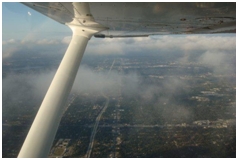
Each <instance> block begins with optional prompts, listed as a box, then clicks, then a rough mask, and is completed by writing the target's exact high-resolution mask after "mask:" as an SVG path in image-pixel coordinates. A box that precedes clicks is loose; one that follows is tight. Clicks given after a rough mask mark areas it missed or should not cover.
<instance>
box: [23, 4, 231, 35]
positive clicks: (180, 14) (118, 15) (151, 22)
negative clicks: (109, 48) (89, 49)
mask: <svg viewBox="0 0 238 160" xmlns="http://www.w3.org/2000/svg"><path fill="white" fill-rule="evenodd" d="M79 3H80V2H79ZM23 4H25V5H27V6H29V7H31V8H33V9H35V10H37V11H39V12H40V13H42V14H44V15H46V16H48V17H50V18H52V19H54V20H56V21H58V22H59V23H62V24H68V23H74V24H77V25H83V26H90V25H92V24H90V23H87V19H88V18H93V19H94V20H95V22H97V23H99V24H101V25H103V26H105V27H107V28H108V29H107V30H105V31H103V32H101V33H100V34H96V37H101V38H103V37H127V36H128V37H132V36H149V35H164V34H204V33H208V34H210V33H235V32H236V3H235V2H232V3H214V2H211V3H206V2H200V3H164V2H161V3H125V2H123V3H88V4H89V9H88V10H90V12H88V13H87V12H86V11H85V10H82V9H81V8H80V7H78V6H77V4H78V3H70V2H67V3H61V2H52V3H39V2H36V3H23ZM77 7H78V8H77Z"/></svg>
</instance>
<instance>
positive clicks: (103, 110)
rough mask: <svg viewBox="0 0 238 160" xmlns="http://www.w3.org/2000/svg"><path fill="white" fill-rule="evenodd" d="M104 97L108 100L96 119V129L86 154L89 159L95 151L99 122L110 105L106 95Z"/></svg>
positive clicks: (94, 128)
mask: <svg viewBox="0 0 238 160" xmlns="http://www.w3.org/2000/svg"><path fill="white" fill-rule="evenodd" d="M104 97H105V98H106V99H107V101H106V104H105V106H104V107H103V109H102V111H101V112H100V113H99V115H98V116H97V118H96V122H95V124H94V127H93V131H92V134H91V137H90V142H89V146H88V150H87V153H86V157H87V158H90V155H91V152H92V149H93V143H94V138H95V135H96V133H97V128H98V124H99V121H100V119H101V116H102V114H103V113H104V112H105V110H106V109H107V107H108V104H109V98H108V97H106V96H105V95H104Z"/></svg>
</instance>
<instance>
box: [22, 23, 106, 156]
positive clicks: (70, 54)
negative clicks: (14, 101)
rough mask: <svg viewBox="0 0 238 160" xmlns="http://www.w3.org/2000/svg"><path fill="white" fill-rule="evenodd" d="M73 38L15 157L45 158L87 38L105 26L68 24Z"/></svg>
mask: <svg viewBox="0 0 238 160" xmlns="http://www.w3.org/2000/svg"><path fill="white" fill-rule="evenodd" d="M67 25H68V26H69V27H70V28H71V29H72V31H73V36H72V40H71V42H70V44H69V47H68V49H67V51H66V53H65V55H64V57H63V59H62V61H61V64H60V66H59V68H58V70H57V72H56V74H55V76H54V79H53V81H52V82H51V85H50V87H49V89H48V91H47V93H46V95H45V98H44V100H43V102H42V104H41V106H40V109H39V111H38V113H37V115H36V117H35V119H34V122H33V124H32V126H31V128H30V131H29V132H28V135H27V137H26V139H25V141H24V144H23V146H22V148H21V150H20V153H19V155H18V158H23V157H24V158H26V157H29V158H32V157H47V156H48V154H49V151H50V149H51V146H52V143H53V141H54V137H55V134H56V132H57V129H58V126H59V123H60V120H61V117H62V114H63V110H64V106H65V104H66V100H67V98H68V95H69V93H70V91H71V88H72V85H73V82H74V79H75V77H76V74H77V71H78V68H79V65H80V62H81V59H82V57H83V54H84V50H85V48H86V46H87V43H88V40H89V39H90V38H91V37H92V36H93V35H94V34H95V33H98V32H100V31H102V30H105V29H106V28H104V27H88V26H80V25H75V24H67Z"/></svg>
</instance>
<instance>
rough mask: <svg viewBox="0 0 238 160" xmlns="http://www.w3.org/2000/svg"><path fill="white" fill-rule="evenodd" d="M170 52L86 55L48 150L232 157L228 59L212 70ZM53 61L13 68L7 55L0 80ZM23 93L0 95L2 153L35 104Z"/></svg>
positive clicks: (15, 147) (55, 153)
mask: <svg viewBox="0 0 238 160" xmlns="http://www.w3.org/2000/svg"><path fill="white" fill-rule="evenodd" d="M176 56H177V55H174V56H164V57H163V56H156V55H153V56H151V55H148V56H147V55H139V56H136V57H135V56H130V55H128V56H107V57H106V56H101V57H100V56H99V57H97V58H93V57H90V56H86V57H85V58H84V59H83V61H82V65H81V68H83V70H84V71H85V72H87V74H85V77H86V78H87V80H84V79H82V78H81V79H77V78H76V82H75V83H76V84H75V85H74V87H73V89H72V92H71V94H70V96H69V98H68V102H67V104H66V106H65V112H64V115H63V117H62V120H61V123H60V126H59V128H58V132H57V134H56V137H55V140H54V144H53V146H52V149H51V152H50V154H49V157H83V158H86V157H92V158H96V157H119V158H120V157H121V158H122V157H123V158H124V157H128V158H129V157H133V158H136V157H140V158H145V157H154V158H155V157H157V158H158V157H164V158H165V157H187V158H188V157H194V158H195V157H196V158H198V157H199V158H205V157H221V158H225V157H236V74H235V63H231V64H230V68H232V69H231V70H227V72H219V71H217V70H215V69H214V68H211V67H209V66H204V64H202V63H200V62H198V61H189V62H184V61H181V59H179V58H177V57H176ZM232 56H233V57H231V59H232V58H234V59H235V55H232ZM191 59H192V58H191ZM58 61H60V58H58V59H55V61H54V62H52V63H48V62H47V61H44V64H39V65H38V67H34V68H31V67H28V68H27V69H25V68H24V69H22V70H14V68H17V67H19V65H20V64H16V63H14V60H13V62H12V63H11V65H10V63H9V62H8V63H5V64H3V79H4V78H5V76H6V77H7V76H8V74H9V73H10V72H11V73H13V72H16V73H17V72H19V73H25V72H27V73H28V72H30V73H40V70H41V69H43V68H47V67H48V68H49V67H50V68H56V66H57V63H58ZM37 62H42V61H39V59H37ZM14 65H17V66H14ZM24 65H25V64H24ZM49 65H50V66H49ZM54 65H55V66H54ZM29 66H33V64H29ZM233 68H234V69H233ZM4 71H5V72H4ZM81 73H82V74H83V73H84V72H83V71H82V72H80V71H79V73H78V74H81ZM90 74H92V75H90ZM22 85H23V86H24V85H26V86H27V85H28V86H27V87H31V86H29V84H24V83H23V84H22ZM77 85H79V87H78V86H77ZM80 85H82V86H80ZM80 87H81V88H80ZM78 88H79V89H78ZM3 91H4V90H3ZM29 92H30V91H29ZM28 94H29V97H30V98H31V100H29V99H27V98H22V100H18V99H17V101H11V102H9V101H8V100H9V98H8V97H3V113H4V114H3V131H2V132H3V135H2V137H3V157H17V154H18V152H19V150H20V147H21V145H22V143H23V141H24V139H25V136H26V134H27V132H28V130H29V128H30V125H31V123H32V121H33V119H34V116H35V114H36V112H37V110H38V107H39V105H40V103H41V98H42V96H43V94H42V96H41V98H35V97H34V96H33V95H32V93H28ZM3 96H4V93H3ZM13 103H14V104H13ZM19 105H21V107H20V108H19V107H16V106H19ZM32 106H34V107H32ZM12 110H14V114H12V115H10V113H11V111H12ZM14 133H15V134H14ZM16 133H17V134H16Z"/></svg>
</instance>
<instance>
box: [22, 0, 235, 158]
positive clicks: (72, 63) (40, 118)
mask: <svg viewBox="0 0 238 160" xmlns="http://www.w3.org/2000/svg"><path fill="white" fill-rule="evenodd" d="M23 4H25V5H27V6H29V7H31V8H33V9H35V10H37V11H39V12H40V13H42V14H44V15H46V16H48V17H50V18H52V19H54V20H56V21H58V22H59V23H62V24H65V25H67V26H69V27H70V28H71V29H72V32H73V36H72V39H71V42H70V44H69V47H68V49H67V51H66V53H65V56H64V58H63V59H62V62H61V63H60V66H59V68H58V70H57V72H56V74H55V77H54V79H53V81H52V83H51V85H50V87H49V89H48V91H47V93H46V95H45V98H44V100H43V102H42V104H41V106H40V109H39V111H38V113H37V115H36V117H35V119H34V122H33V124H32V126H31V129H30V131H29V132H28V135H27V137H26V139H25V141H24V144H23V146H22V148H21V151H20V153H19V155H18V157H47V155H48V153H49V151H50V148H51V146H52V143H53V140H54V137H55V134H56V131H57V129H58V126H59V123H60V119H61V117H62V114H63V108H64V105H65V103H66V99H67V97H68V95H69V93H70V90H71V88H72V85H73V82H74V79H75V76H76V74H77V71H78V68H79V65H80V61H81V59H82V57H83V53H84V50H85V48H86V46H87V43H88V40H89V39H90V38H91V37H92V36H93V35H94V36H95V37H99V38H106V37H109V38H113V37H138V36H139V37H144V36H149V35H164V34H203V33H209V34H210V33H235V32H236V3H234V2H233V3H83V2H66V3H61V2H50V3H48V2H45V3H38V2H36V3H28V2H27V3H23Z"/></svg>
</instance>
